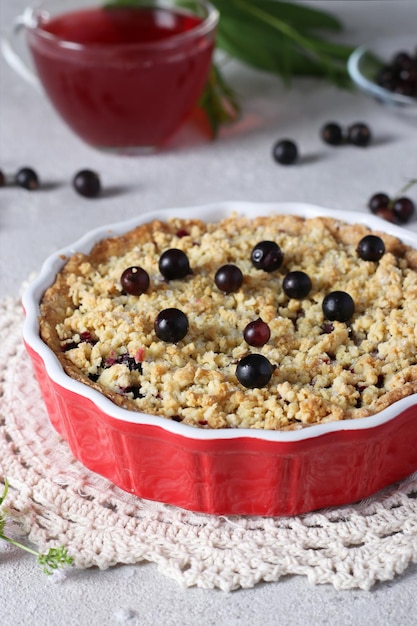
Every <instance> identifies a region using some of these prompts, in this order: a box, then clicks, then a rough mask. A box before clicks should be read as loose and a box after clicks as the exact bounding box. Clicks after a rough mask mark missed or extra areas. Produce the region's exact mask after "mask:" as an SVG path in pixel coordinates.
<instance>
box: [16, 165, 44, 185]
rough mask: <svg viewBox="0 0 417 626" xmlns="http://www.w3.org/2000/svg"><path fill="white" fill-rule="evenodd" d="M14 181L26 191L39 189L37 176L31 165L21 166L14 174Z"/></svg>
mask: <svg viewBox="0 0 417 626" xmlns="http://www.w3.org/2000/svg"><path fill="white" fill-rule="evenodd" d="M15 183H16V185H19V187H23V188H24V189H27V190H28V191H35V190H36V189H39V178H38V175H37V173H36V172H35V170H33V169H32V168H31V167H22V168H21V169H20V170H19V171H18V172H17V173H16V176H15Z"/></svg>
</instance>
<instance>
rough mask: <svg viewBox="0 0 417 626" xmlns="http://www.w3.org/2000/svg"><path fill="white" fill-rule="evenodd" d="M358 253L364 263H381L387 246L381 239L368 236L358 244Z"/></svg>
mask: <svg viewBox="0 0 417 626" xmlns="http://www.w3.org/2000/svg"><path fill="white" fill-rule="evenodd" d="M356 252H357V254H358V256H359V257H360V258H361V259H363V260H364V261H379V259H380V258H382V256H383V255H384V253H385V244H384V242H383V241H382V239H381V237H377V236H376V235H366V236H365V237H363V238H362V239H361V240H360V242H359V243H358V246H357V248H356Z"/></svg>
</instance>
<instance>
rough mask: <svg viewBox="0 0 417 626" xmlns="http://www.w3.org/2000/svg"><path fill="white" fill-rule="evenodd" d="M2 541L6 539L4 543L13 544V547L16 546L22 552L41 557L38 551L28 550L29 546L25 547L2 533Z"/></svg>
mask: <svg viewBox="0 0 417 626" xmlns="http://www.w3.org/2000/svg"><path fill="white" fill-rule="evenodd" d="M0 539H4V541H7V542H8V543H11V544H12V545H14V546H16V547H17V548H20V549H21V550H26V552H29V553H30V554H33V555H34V556H39V552H37V551H36V550H32V548H28V546H25V545H23V543H20V542H19V541H15V540H14V539H12V538H11V537H7V535H3V533H0Z"/></svg>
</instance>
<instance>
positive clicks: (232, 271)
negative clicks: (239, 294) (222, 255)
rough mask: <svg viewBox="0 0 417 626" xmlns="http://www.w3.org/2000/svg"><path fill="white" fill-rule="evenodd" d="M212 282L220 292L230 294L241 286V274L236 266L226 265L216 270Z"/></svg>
mask: <svg viewBox="0 0 417 626" xmlns="http://www.w3.org/2000/svg"><path fill="white" fill-rule="evenodd" d="M214 282H215V283H216V286H217V287H218V288H219V289H220V291H224V293H232V291H237V290H238V289H239V288H240V287H241V286H242V283H243V274H242V271H241V270H240V269H239V268H238V267H237V265H232V264H231V263H228V264H226V265H222V267H220V268H219V269H218V270H217V272H216V274H215V276H214Z"/></svg>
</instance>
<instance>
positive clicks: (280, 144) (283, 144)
mask: <svg viewBox="0 0 417 626" xmlns="http://www.w3.org/2000/svg"><path fill="white" fill-rule="evenodd" d="M272 156H273V158H274V160H275V161H276V162H277V163H280V164H281V165H292V164H293V163H295V162H296V160H297V159H298V148H297V145H296V144H295V143H294V141H291V139H281V140H280V141H277V143H276V144H274V146H273V149H272Z"/></svg>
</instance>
